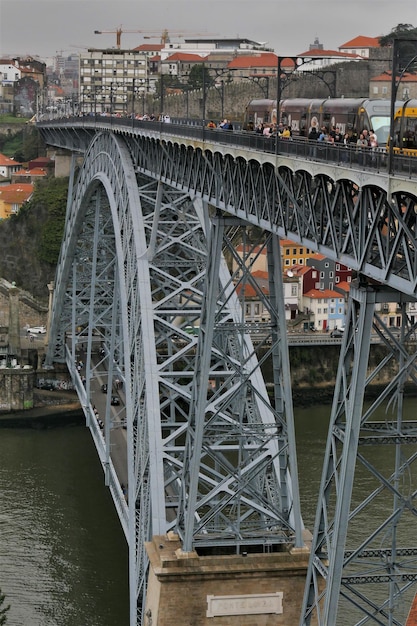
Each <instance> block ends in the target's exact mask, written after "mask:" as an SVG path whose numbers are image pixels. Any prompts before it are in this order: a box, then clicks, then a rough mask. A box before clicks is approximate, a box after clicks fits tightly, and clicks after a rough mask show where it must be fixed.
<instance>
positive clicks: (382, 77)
mask: <svg viewBox="0 0 417 626" xmlns="http://www.w3.org/2000/svg"><path fill="white" fill-rule="evenodd" d="M387 80H388V81H390V80H391V72H390V71H389V70H387V71H385V72H383V73H382V74H379V75H378V76H373V77H372V78H371V81H372V82H387ZM401 82H402V83H416V82H417V74H402V75H401Z"/></svg>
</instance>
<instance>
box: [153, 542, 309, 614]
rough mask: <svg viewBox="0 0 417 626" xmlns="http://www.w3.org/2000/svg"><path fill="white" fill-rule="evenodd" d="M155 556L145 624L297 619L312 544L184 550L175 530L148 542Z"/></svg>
mask: <svg viewBox="0 0 417 626" xmlns="http://www.w3.org/2000/svg"><path fill="white" fill-rule="evenodd" d="M146 549H147V553H148V557H149V561H150V571H149V579H148V592H147V597H146V598H147V600H146V602H147V603H146V609H145V618H144V624H143V626H178V624H181V626H192V625H195V626H197V625H198V626H220V625H224V624H226V623H227V625H228V626H249V624H250V625H251V626H253V625H255V624H256V626H270V625H271V626H272V624H273V625H274V626H279V625H283V624H297V623H298V619H299V615H300V608H301V599H302V595H303V589H304V584H305V576H306V571H307V565H308V557H309V549H308V548H301V549H294V550H289V551H287V550H284V551H282V552H275V553H259V554H254V553H248V554H246V553H242V554H228V555H220V554H219V555H214V554H207V555H204V556H202V555H199V554H197V553H196V552H187V553H184V552H182V550H181V542H180V541H179V539H178V536H177V535H175V534H174V533H168V535H166V536H155V537H153V540H152V541H151V542H148V543H147V544H146Z"/></svg>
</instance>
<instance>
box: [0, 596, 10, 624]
mask: <svg viewBox="0 0 417 626" xmlns="http://www.w3.org/2000/svg"><path fill="white" fill-rule="evenodd" d="M5 599H6V596H5V595H4V593H2V590H1V589H0V626H3V625H4V624H6V622H7V612H8V611H9V609H10V604H8V605H7V606H4V601H5Z"/></svg>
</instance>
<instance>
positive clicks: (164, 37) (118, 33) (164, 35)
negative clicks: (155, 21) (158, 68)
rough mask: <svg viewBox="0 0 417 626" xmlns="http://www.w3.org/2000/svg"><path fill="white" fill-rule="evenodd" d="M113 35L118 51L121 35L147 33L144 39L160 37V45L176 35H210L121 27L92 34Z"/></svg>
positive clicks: (96, 31) (205, 34)
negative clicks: (158, 32) (159, 32)
mask: <svg viewBox="0 0 417 626" xmlns="http://www.w3.org/2000/svg"><path fill="white" fill-rule="evenodd" d="M109 33H110V34H115V35H116V47H117V48H118V49H120V46H121V40H122V33H149V34H147V35H145V36H144V39H154V38H155V37H160V38H161V43H162V44H164V45H165V44H166V43H168V42H169V40H170V38H169V36H170V35H176V36H177V37H183V36H184V35H187V34H188V35H193V36H194V37H205V36H207V35H210V34H212V33H187V32H186V31H181V32H180V31H170V32H169V33H168V30H167V29H165V30H163V31H162V34H155V31H153V30H125V29H124V28H122V27H121V26H119V28H116V29H115V30H95V31H94V34H95V35H104V34H109Z"/></svg>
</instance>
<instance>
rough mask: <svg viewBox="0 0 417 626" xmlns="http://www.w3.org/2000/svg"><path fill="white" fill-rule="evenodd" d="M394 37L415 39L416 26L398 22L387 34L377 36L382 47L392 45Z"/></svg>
mask: <svg viewBox="0 0 417 626" xmlns="http://www.w3.org/2000/svg"><path fill="white" fill-rule="evenodd" d="M394 39H415V40H417V28H416V27H415V26H413V25H412V24H398V25H397V26H396V27H395V28H393V29H392V30H391V32H390V33H389V34H388V35H383V36H382V37H380V38H379V45H380V46H382V47H387V46H392V44H393V41H394Z"/></svg>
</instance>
